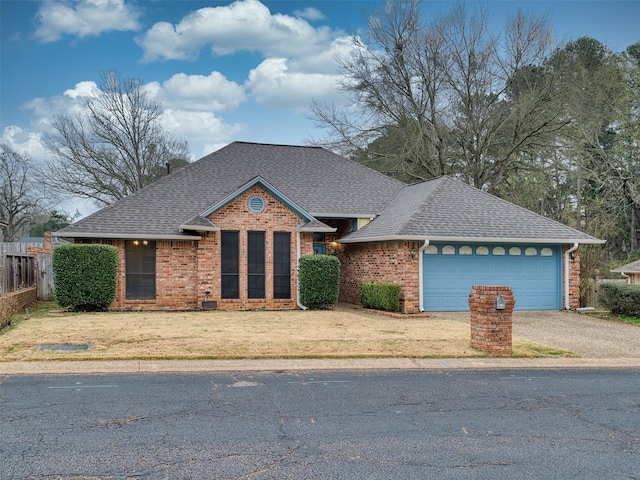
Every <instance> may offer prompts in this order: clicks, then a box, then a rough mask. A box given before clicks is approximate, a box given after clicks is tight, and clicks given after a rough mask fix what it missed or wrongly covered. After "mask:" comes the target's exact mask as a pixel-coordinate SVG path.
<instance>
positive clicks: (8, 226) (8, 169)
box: [0, 143, 40, 242]
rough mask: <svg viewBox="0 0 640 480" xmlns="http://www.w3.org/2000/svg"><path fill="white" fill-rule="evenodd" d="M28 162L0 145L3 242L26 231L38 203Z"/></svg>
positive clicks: (0, 217) (8, 148)
mask: <svg viewBox="0 0 640 480" xmlns="http://www.w3.org/2000/svg"><path fill="white" fill-rule="evenodd" d="M31 170H32V168H31V160H30V159H29V157H27V156H25V155H21V154H19V153H18V152H16V151H15V150H14V149H13V148H11V146H9V145H8V144H6V143H3V144H1V145H0V220H1V221H2V225H1V230H2V237H3V241H5V242H13V241H15V240H16V238H17V237H18V236H19V234H20V233H21V232H23V231H25V230H26V228H27V227H28V225H29V221H30V219H31V215H32V213H33V211H34V210H35V209H36V208H37V207H38V205H39V203H40V199H39V196H38V195H37V192H36V190H35V188H34V185H33V182H32V178H31V177H30V171H31Z"/></svg>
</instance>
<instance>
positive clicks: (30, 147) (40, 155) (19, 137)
mask: <svg viewBox="0 0 640 480" xmlns="http://www.w3.org/2000/svg"><path fill="white" fill-rule="evenodd" d="M0 138H1V139H2V143H6V144H8V145H9V146H11V148H13V149H14V150H15V151H16V152H18V153H20V154H21V155H28V156H29V157H31V158H32V159H34V160H36V162H37V161H41V160H42V159H44V158H46V154H47V152H46V150H45V149H44V147H43V146H42V143H41V141H40V138H41V134H40V133H38V132H29V131H25V130H23V129H22V128H20V127H17V126H15V125H12V126H9V127H5V129H4V131H3V132H2V136H1V137H0Z"/></svg>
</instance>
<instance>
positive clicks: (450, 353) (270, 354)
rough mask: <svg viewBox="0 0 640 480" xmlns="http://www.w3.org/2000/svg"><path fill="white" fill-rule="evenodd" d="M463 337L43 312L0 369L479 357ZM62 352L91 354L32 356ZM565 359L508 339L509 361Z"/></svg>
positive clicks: (357, 315) (14, 332)
mask: <svg viewBox="0 0 640 480" xmlns="http://www.w3.org/2000/svg"><path fill="white" fill-rule="evenodd" d="M52 308H53V307H52ZM469 337H470V330H469V324H468V323H466V322H464V321H458V320H446V319H438V318H437V317H429V318H411V317H407V318H400V319H396V318H390V317H387V316H382V315H377V314H371V313H368V312H365V311H363V310H360V309H356V308H350V307H348V308H337V309H336V310H332V311H276V312H266V311H248V312H222V311H207V312H162V313H157V312H140V313H121V312H108V313H65V314H52V313H48V312H47V311H46V310H45V311H44V312H42V313H41V314H39V315H32V316H30V317H28V318H25V319H23V320H21V321H18V322H16V324H15V325H14V326H12V327H10V328H8V329H5V330H3V331H2V332H0V361H16V360H52V359H55V360H88V359H91V360H124V359H236V358H248V359H255V358H358V357H363V358H364V357H409V358H427V357H434V358H454V357H474V356H483V355H484V354H483V353H482V352H479V351H477V350H474V349H472V348H471V347H470V338H469ZM68 344H72V345H73V344H89V345H91V349H90V350H87V351H59V350H58V351H47V350H38V346H39V345H68ZM564 353H566V352H557V350H555V349H554V350H552V349H550V348H548V347H545V346H542V345H539V344H536V343H533V342H530V341H528V340H526V339H522V338H514V355H516V356H545V355H562V354H564Z"/></svg>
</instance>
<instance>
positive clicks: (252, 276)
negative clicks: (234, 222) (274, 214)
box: [247, 232, 265, 298]
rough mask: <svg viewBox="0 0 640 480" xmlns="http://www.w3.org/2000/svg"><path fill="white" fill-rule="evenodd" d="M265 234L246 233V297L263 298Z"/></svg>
mask: <svg viewBox="0 0 640 480" xmlns="http://www.w3.org/2000/svg"><path fill="white" fill-rule="evenodd" d="M264 240H265V232H247V297H248V298H265V288H264V276H265V267H264V264H265V262H264V260H265V252H264V250H265V246H264Z"/></svg>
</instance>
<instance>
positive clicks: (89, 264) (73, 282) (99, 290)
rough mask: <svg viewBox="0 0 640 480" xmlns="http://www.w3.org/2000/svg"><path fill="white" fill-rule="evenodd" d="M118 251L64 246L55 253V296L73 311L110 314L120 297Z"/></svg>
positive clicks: (103, 247) (95, 246)
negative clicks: (105, 311) (93, 311)
mask: <svg viewBox="0 0 640 480" xmlns="http://www.w3.org/2000/svg"><path fill="white" fill-rule="evenodd" d="M117 273H118V249H117V248H116V247H113V246H111V245H75V244H70V245H61V246H59V247H56V248H55V249H54V251H53V281H54V285H55V288H54V295H55V299H56V302H57V303H58V305H60V306H62V307H65V308H70V309H72V310H76V311H80V310H106V309H107V308H108V307H109V305H111V302H112V301H113V299H114V298H115V296H116V284H117V278H118V277H117Z"/></svg>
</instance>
